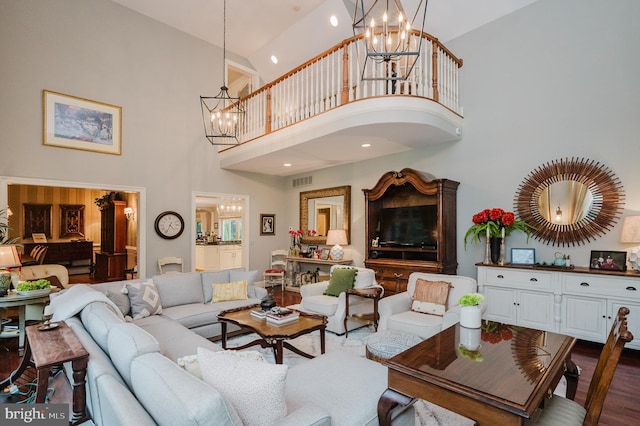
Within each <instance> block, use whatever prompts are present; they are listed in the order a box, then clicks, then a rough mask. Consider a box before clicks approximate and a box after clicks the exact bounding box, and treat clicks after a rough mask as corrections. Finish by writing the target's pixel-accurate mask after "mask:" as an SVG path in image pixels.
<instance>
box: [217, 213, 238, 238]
mask: <svg viewBox="0 0 640 426" xmlns="http://www.w3.org/2000/svg"><path fill="white" fill-rule="evenodd" d="M220 222H221V223H220V224H221V225H222V232H221V236H220V239H221V240H222V241H239V240H242V219H240V218H233V219H222V220H221V221H220Z"/></svg>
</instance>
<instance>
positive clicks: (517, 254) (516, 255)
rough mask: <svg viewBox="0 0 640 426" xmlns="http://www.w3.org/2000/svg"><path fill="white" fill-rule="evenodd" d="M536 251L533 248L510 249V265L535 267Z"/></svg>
mask: <svg viewBox="0 0 640 426" xmlns="http://www.w3.org/2000/svg"><path fill="white" fill-rule="evenodd" d="M535 263H536V249H533V248H512V249H511V264H512V265H535Z"/></svg>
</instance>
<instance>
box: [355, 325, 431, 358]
mask: <svg viewBox="0 0 640 426" xmlns="http://www.w3.org/2000/svg"><path fill="white" fill-rule="evenodd" d="M420 342H422V338H421V337H420V336H416V335H415V334H409V333H405V332H404V331H398V330H382V331H378V332H377V333H373V334H372V335H370V336H369V338H367V343H366V346H365V348H366V355H367V358H369V359H371V360H373V361H377V362H382V361H386V360H388V359H389V358H393V357H394V356H396V355H398V354H399V353H400V352H404V351H405V350H407V349H409V348H410V347H412V346H415V345H417V344H418V343H420Z"/></svg>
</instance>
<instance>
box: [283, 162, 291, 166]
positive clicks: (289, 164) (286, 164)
mask: <svg viewBox="0 0 640 426" xmlns="http://www.w3.org/2000/svg"><path fill="white" fill-rule="evenodd" d="M283 166H285V167H291V163H284V164H283Z"/></svg>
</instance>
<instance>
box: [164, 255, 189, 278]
mask: <svg viewBox="0 0 640 426" xmlns="http://www.w3.org/2000/svg"><path fill="white" fill-rule="evenodd" d="M176 266H177V267H179V269H180V270H177V268H176ZM163 267H164V268H165V270H162V268H163ZM167 267H169V268H173V269H170V270H167V269H166V268H167ZM158 269H160V275H166V274H177V273H179V272H184V267H183V265H182V258H181V257H161V258H160V259H158Z"/></svg>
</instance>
